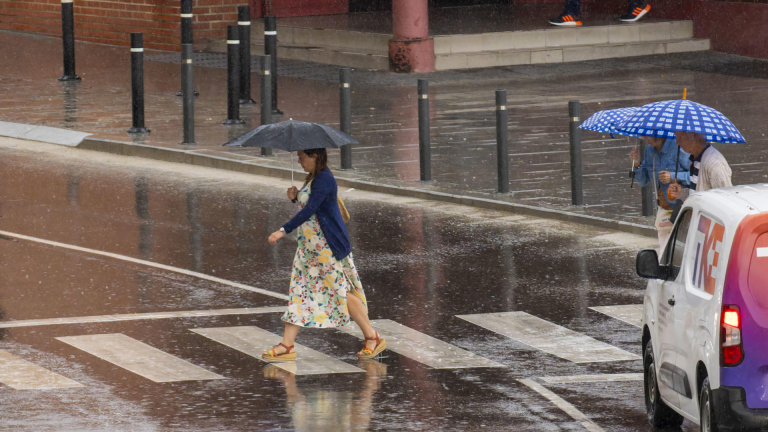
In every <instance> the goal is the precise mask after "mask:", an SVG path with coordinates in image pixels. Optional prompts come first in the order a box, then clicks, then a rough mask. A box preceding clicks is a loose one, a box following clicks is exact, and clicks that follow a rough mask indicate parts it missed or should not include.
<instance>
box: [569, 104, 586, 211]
mask: <svg viewBox="0 0 768 432" xmlns="http://www.w3.org/2000/svg"><path fill="white" fill-rule="evenodd" d="M568 117H569V119H570V122H569V128H570V142H571V201H572V203H573V205H575V206H580V205H584V185H583V178H582V171H581V129H579V125H580V124H581V104H580V103H579V101H570V102H568Z"/></svg>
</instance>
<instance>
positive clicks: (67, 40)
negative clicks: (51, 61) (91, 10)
mask: <svg viewBox="0 0 768 432" xmlns="http://www.w3.org/2000/svg"><path fill="white" fill-rule="evenodd" d="M74 9H75V5H74V0H61V36H62V37H61V39H62V43H63V48H64V75H62V76H61V77H60V78H59V81H80V77H79V76H77V73H75V11H74Z"/></svg>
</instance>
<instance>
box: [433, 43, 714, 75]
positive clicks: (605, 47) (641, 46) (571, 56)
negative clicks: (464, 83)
mask: <svg viewBox="0 0 768 432" xmlns="http://www.w3.org/2000/svg"><path fill="white" fill-rule="evenodd" d="M709 48H710V45H709V39H692V38H687V39H672V40H656V41H646V42H629V43H605V44H584V45H566V46H561V47H549V48H530V49H516V50H507V51H483V52H466V53H450V54H440V55H436V56H435V68H436V69H437V70H452V69H475V68H485V67H494V66H513V65H525V64H541V63H565V62H576V61H586V60H598V59H606V58H618V57H633V56H644V55H653V54H670V53H678V52H691V51H707V50H709Z"/></svg>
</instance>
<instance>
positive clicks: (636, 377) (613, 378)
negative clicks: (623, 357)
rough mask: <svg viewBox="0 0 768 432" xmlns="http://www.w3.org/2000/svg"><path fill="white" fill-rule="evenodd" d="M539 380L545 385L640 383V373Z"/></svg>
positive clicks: (559, 377)
mask: <svg viewBox="0 0 768 432" xmlns="http://www.w3.org/2000/svg"><path fill="white" fill-rule="evenodd" d="M539 379H540V380H542V381H544V382H546V383H547V384H570V383H593V382H618V381H642V380H643V374H641V373H624V374H601V375H570V376H548V377H541V378H539Z"/></svg>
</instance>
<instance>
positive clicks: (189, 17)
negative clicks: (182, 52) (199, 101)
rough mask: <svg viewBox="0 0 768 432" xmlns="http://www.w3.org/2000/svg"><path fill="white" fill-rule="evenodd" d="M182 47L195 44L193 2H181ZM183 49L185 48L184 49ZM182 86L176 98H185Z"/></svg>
mask: <svg viewBox="0 0 768 432" xmlns="http://www.w3.org/2000/svg"><path fill="white" fill-rule="evenodd" d="M180 18H181V46H182V47H183V46H184V45H192V44H194V36H193V33H192V23H193V19H194V14H193V13H192V0H181V14H180ZM182 49H183V48H182ZM182 69H184V66H183V65H182ZM181 85H182V90H181V91H179V92H177V93H176V96H183V95H184V90H183V87H184V83H182V84H181ZM199 95H200V94H199V93H197V92H195V96H199Z"/></svg>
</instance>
